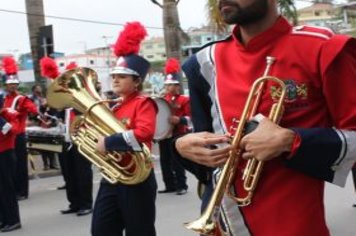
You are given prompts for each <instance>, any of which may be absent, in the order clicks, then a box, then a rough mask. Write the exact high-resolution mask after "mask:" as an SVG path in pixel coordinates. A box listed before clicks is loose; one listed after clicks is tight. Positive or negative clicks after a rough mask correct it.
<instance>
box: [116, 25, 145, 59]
mask: <svg viewBox="0 0 356 236" xmlns="http://www.w3.org/2000/svg"><path fill="white" fill-rule="evenodd" d="M146 35H147V31H146V29H145V27H144V26H143V25H142V24H141V23H140V22H130V23H127V24H126V25H125V28H124V29H123V31H121V33H120V35H119V37H118V38H117V40H116V43H115V45H114V53H115V55H116V56H117V57H120V56H127V55H130V54H138V52H139V51H140V44H141V42H142V40H143V39H144V38H145V37H146Z"/></svg>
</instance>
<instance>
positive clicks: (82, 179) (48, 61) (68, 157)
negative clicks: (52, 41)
mask: <svg viewBox="0 0 356 236" xmlns="http://www.w3.org/2000/svg"><path fill="white" fill-rule="evenodd" d="M40 64H41V73H42V76H44V77H47V78H50V79H56V78H57V77H58V76H59V71H58V67H57V64H56V62H55V61H54V60H53V59H52V58H49V57H44V58H42V59H41V61H40ZM76 67H77V65H76V64H75V63H70V64H68V65H67V67H66V70H71V69H74V68H76ZM75 115H76V114H75V111H74V110H73V109H72V108H67V109H65V110H64V111H62V112H61V113H60V115H59V116H60V117H61V118H62V120H63V121H64V126H65V144H64V148H63V152H62V153H60V154H59V162H60V165H61V170H62V175H63V178H64V181H65V186H66V187H65V190H66V195H67V199H68V202H69V207H68V208H67V209H65V210H61V211H60V212H61V213H62V214H71V213H76V215H77V216H84V215H88V214H90V213H91V212H92V206H93V171H92V168H91V163H90V162H89V161H88V160H87V159H86V158H85V157H83V155H82V154H80V153H79V151H78V148H77V147H76V146H75V145H72V143H71V140H70V137H69V128H70V124H71V122H72V121H73V120H74V118H75Z"/></svg>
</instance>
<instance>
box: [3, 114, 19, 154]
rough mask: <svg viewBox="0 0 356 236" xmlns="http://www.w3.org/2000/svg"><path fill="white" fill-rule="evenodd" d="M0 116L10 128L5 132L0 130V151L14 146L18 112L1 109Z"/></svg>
mask: <svg viewBox="0 0 356 236" xmlns="http://www.w3.org/2000/svg"><path fill="white" fill-rule="evenodd" d="M0 117H1V118H3V119H4V120H5V121H6V122H7V123H8V124H10V125H11V128H10V129H9V130H8V131H6V132H4V133H3V132H0V143H1V145H0V153H1V152H4V151H7V150H9V149H14V148H15V138H16V134H17V133H18V128H19V122H18V113H17V112H14V111H10V110H9V109H2V111H1V112H0Z"/></svg>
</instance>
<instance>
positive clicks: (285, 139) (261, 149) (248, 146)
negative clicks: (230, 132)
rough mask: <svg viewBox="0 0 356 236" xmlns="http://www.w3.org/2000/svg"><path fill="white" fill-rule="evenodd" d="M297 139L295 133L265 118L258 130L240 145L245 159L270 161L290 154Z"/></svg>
mask: <svg viewBox="0 0 356 236" xmlns="http://www.w3.org/2000/svg"><path fill="white" fill-rule="evenodd" d="M294 138H295V133H294V132H293V131H292V130H290V129H285V128H282V127H280V126H278V125H277V124H275V123H273V122H272V121H270V120H269V119H267V118H264V119H263V120H262V121H261V122H260V124H259V125H258V126H257V128H256V129H255V130H254V131H253V132H251V133H250V134H247V135H246V136H244V137H243V138H242V140H241V143H240V148H241V149H242V150H243V154H242V157H243V158H244V159H250V158H255V159H257V160H259V161H268V160H271V159H273V158H276V157H278V156H280V155H281V154H282V153H284V152H289V151H290V149H291V146H292V144H293V141H294Z"/></svg>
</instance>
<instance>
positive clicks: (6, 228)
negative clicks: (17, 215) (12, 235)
mask: <svg viewBox="0 0 356 236" xmlns="http://www.w3.org/2000/svg"><path fill="white" fill-rule="evenodd" d="M20 228H21V223H20V222H17V223H15V224H12V225H5V226H4V227H2V228H1V232H3V233H5V232H10V231H13V230H16V229H20Z"/></svg>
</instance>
